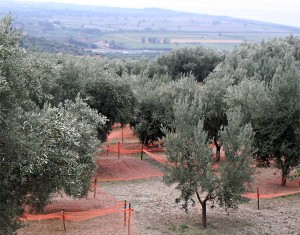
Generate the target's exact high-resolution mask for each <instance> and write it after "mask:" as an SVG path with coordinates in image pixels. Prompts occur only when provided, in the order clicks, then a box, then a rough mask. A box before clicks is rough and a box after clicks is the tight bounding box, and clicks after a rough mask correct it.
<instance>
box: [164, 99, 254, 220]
mask: <svg viewBox="0 0 300 235" xmlns="http://www.w3.org/2000/svg"><path fill="white" fill-rule="evenodd" d="M202 107H203V102H202V100H201V97H199V96H196V97H193V98H191V97H188V98H185V99H183V100H181V101H178V102H177V103H176V106H175V107H174V109H175V110H174V116H175V120H174V127H175V131H174V132H168V133H167V134H166V137H165V139H164V140H165V147H166V154H167V157H168V161H169V163H170V164H171V165H172V166H171V167H169V168H167V169H166V176H165V178H164V179H165V182H166V183H167V184H169V185H170V184H174V183H175V184H176V188H177V189H178V190H180V192H181V195H180V197H179V198H178V199H177V202H179V201H181V200H182V201H183V208H184V209H186V210H187V208H188V202H189V201H190V200H191V201H192V202H193V203H194V200H195V196H197V199H198V201H199V202H200V204H201V205H202V210H203V214H202V216H203V218H202V219H203V225H204V226H206V202H207V201H208V200H213V201H216V202H218V203H219V205H220V206H224V207H225V208H229V207H236V206H237V205H238V203H239V202H241V201H243V200H244V198H243V197H242V193H244V192H245V190H246V188H245V185H247V183H249V182H251V176H252V174H253V172H254V170H253V169H252V167H251V162H252V160H251V153H252V149H251V144H252V140H253V131H252V128H251V125H250V124H247V125H243V124H242V122H241V112H240V110H239V109H237V110H232V111H230V112H229V113H228V119H229V120H228V122H229V124H228V126H227V127H225V128H224V130H223V131H221V134H220V136H221V141H222V143H223V145H224V146H225V150H226V159H224V160H222V161H221V162H220V164H219V165H218V166H217V165H215V159H214V158H213V153H212V150H211V149H210V147H209V141H208V139H207V133H206V132H205V131H204V130H203V116H204V112H203V109H202Z"/></svg>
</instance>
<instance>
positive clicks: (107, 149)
mask: <svg viewBox="0 0 300 235" xmlns="http://www.w3.org/2000/svg"><path fill="white" fill-rule="evenodd" d="M108 151H109V144H108V145H107V148H106V157H108Z"/></svg>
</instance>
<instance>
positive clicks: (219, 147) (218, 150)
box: [214, 138, 221, 162]
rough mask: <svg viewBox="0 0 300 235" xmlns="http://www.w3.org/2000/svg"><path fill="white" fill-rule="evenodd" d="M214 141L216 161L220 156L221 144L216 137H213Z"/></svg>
mask: <svg viewBox="0 0 300 235" xmlns="http://www.w3.org/2000/svg"><path fill="white" fill-rule="evenodd" d="M214 143H215V146H216V162H219V161H220V157H221V144H220V143H219V141H217V139H216V138H214Z"/></svg>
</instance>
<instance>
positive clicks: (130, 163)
mask: <svg viewBox="0 0 300 235" xmlns="http://www.w3.org/2000/svg"><path fill="white" fill-rule="evenodd" d="M142 153H143V157H144V158H145V155H147V156H149V157H150V158H152V159H154V160H155V161H157V162H159V163H162V164H163V165H166V164H168V162H167V158H166V156H165V154H164V149H163V148H162V147H160V146H159V145H158V144H157V146H156V145H153V146H150V147H147V148H146V147H143V146H142V145H141V144H140V143H139V141H138V139H137V137H136V136H135V135H134V132H133V130H131V129H130V128H129V127H128V126H126V127H124V128H121V127H120V126H115V128H114V129H113V131H112V132H111V133H110V135H109V136H108V141H107V143H106V145H105V151H104V152H103V153H101V154H100V155H99V158H98V159H97V165H98V169H97V172H96V174H95V178H96V179H97V180H98V181H113V180H134V179H141V178H149V177H161V176H163V173H162V172H161V171H160V170H159V168H158V167H156V166H154V165H152V164H150V163H149V162H148V161H147V160H141V157H142V156H141V155H142ZM224 159H225V152H224V150H222V151H221V161H222V160H224ZM215 167H217V166H215ZM279 182H280V175H279V174H278V175H277V176H276V177H274V170H272V169H268V170H267V169H264V170H263V172H262V174H260V175H256V176H255V179H254V183H253V185H252V186H253V189H254V191H256V188H257V187H259V196H260V198H271V197H276V196H282V195H287V194H292V193H297V192H300V179H296V180H293V181H289V182H288V184H287V186H286V187H281V186H279ZM94 194H95V197H94ZM244 196H246V197H248V198H252V199H254V198H257V193H256V192H250V193H246V194H244ZM63 210H64V212H62V211H63ZM129 212H130V215H131V219H130V221H129V222H130V225H129V227H130V228H129V229H130V230H128V218H129V217H128V216H129ZM25 216H26V217H25V220H27V221H31V220H45V219H60V220H66V221H73V222H78V221H85V220H91V219H95V220H97V226H99V223H101V224H103V227H104V228H105V229H106V230H104V231H102V232H100V233H95V234H129V233H130V234H138V232H137V227H136V225H135V221H134V213H133V211H132V210H129V209H128V208H127V209H124V202H121V201H119V200H117V199H115V198H114V197H113V196H111V195H109V194H107V193H105V192H104V191H103V190H102V189H100V188H98V187H94V192H91V193H90V194H89V196H88V198H87V199H80V200H75V199H70V198H67V197H56V198H54V200H53V203H52V204H51V205H49V206H47V207H46V208H45V213H44V214H39V215H32V214H26V215H25ZM100 217H101V218H100ZM124 219H125V220H126V222H124ZM99 221H100V222H99ZM87 234H93V233H87Z"/></svg>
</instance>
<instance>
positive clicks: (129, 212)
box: [128, 203, 131, 235]
mask: <svg viewBox="0 0 300 235" xmlns="http://www.w3.org/2000/svg"><path fill="white" fill-rule="evenodd" d="M128 209H129V211H128V215H129V216H128V235H130V217H131V203H129V208H128Z"/></svg>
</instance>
